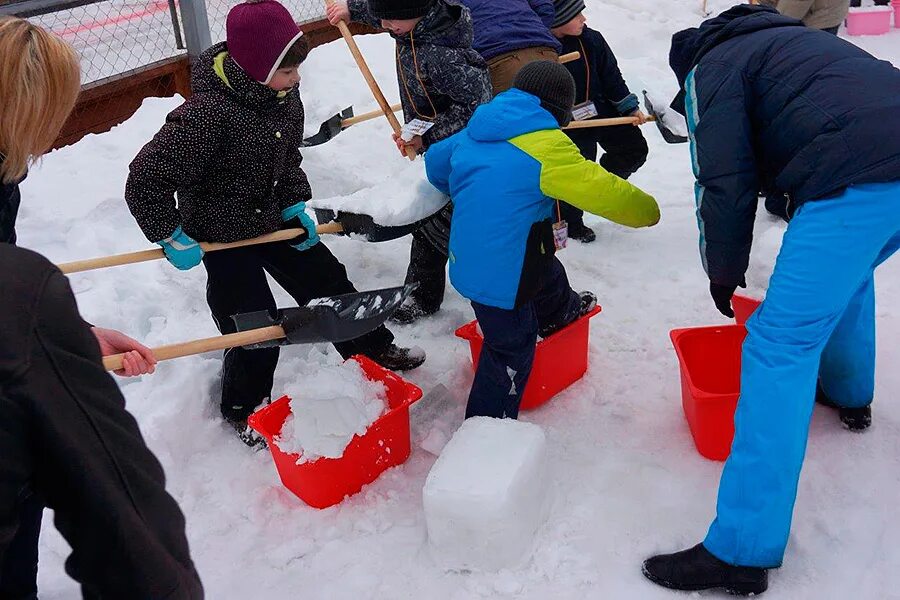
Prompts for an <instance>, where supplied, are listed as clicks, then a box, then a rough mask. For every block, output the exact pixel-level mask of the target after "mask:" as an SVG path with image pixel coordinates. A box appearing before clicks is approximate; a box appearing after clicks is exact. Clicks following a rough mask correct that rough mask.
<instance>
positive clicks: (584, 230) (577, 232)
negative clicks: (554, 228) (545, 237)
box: [569, 225, 597, 244]
mask: <svg viewBox="0 0 900 600" xmlns="http://www.w3.org/2000/svg"><path fill="white" fill-rule="evenodd" d="M569 237H570V238H571V239H573V240H578V241H579V242H581V243H582V244H590V243H591V242H593V241H594V240H596V239H597V234H596V233H594V230H593V229H591V228H590V227H585V226H584V225H582V226H581V227H577V228H574V229H573V228H570V229H569Z"/></svg>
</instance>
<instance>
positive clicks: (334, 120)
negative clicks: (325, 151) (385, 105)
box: [300, 106, 381, 148]
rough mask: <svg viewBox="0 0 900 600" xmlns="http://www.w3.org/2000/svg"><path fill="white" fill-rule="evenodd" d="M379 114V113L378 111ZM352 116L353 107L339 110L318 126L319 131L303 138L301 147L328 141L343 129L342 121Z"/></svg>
mask: <svg viewBox="0 0 900 600" xmlns="http://www.w3.org/2000/svg"><path fill="white" fill-rule="evenodd" d="M378 114H381V113H378ZM352 117H353V107H352V106H348V107H347V108H345V109H344V110H342V111H341V112H339V113H337V114H335V115H333V116H332V117H331V118H329V119H328V120H327V121H325V122H324V123H322V124H321V125H320V126H319V132H318V133H316V134H315V135H311V136H309V137H308V138H306V139H304V140H303V143H302V144H300V147H301V148H310V147H312V146H318V145H320V144H324V143H325V142H327V141H329V140H330V139H331V138H333V137H334V136H336V135H337V134H339V133H340V132H342V131H343V130H344V127H345V125H344V121H346V120H347V119H350V118H352Z"/></svg>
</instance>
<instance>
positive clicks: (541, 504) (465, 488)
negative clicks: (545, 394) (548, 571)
mask: <svg viewBox="0 0 900 600" xmlns="http://www.w3.org/2000/svg"><path fill="white" fill-rule="evenodd" d="M548 489H549V486H548V485H547V440H546V437H545V436H544V432H543V431H542V430H541V428H540V427H538V426H537V425H533V424H531V423H525V422H522V421H514V420H512V419H491V418H489V417H476V418H472V419H468V420H467V421H466V422H465V423H464V424H463V426H462V427H460V428H459V429H458V430H457V432H456V433H455V434H454V435H453V438H452V439H451V440H450V441H449V442H448V443H447V445H446V446H445V447H444V449H443V451H442V452H441V455H440V457H439V458H438V460H437V462H436V463H435V464H434V467H433V468H432V469H431V472H430V473H429V474H428V479H426V481H425V489H424V490H423V492H422V497H423V500H424V505H425V522H426V524H427V527H428V546H429V548H430V550H431V554H432V557H433V558H434V559H435V561H436V562H437V563H438V564H439V565H440V566H442V567H444V568H446V569H454V570H472V571H499V570H500V569H507V568H515V567H518V566H521V565H522V564H523V563H525V562H526V561H527V560H528V559H529V558H530V557H531V554H532V550H533V548H534V538H535V534H536V533H537V531H538V529H539V528H540V527H541V525H543V523H544V521H545V520H546V517H547V506H548V503H547V498H548V494H547V491H548Z"/></svg>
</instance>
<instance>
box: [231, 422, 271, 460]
mask: <svg viewBox="0 0 900 600" xmlns="http://www.w3.org/2000/svg"><path fill="white" fill-rule="evenodd" d="M225 421H226V422H227V423H228V424H229V425H230V426H231V427H232V428H233V429H234V431H235V433H237V436H238V439H239V440H241V441H242V442H244V443H245V444H247V446H249V447H250V448H252V449H254V450H256V451H257V452H259V451H260V450H265V449H266V448H268V447H269V445H268V444H267V443H266V438H264V437H263V436H261V435H259V434H258V433H257V432H256V431H254V430H253V428H252V427H250V426H249V425H247V419H225Z"/></svg>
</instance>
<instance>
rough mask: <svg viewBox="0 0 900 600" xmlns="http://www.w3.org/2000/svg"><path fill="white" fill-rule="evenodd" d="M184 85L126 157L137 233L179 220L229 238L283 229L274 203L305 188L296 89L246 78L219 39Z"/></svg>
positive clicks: (209, 237) (213, 237)
mask: <svg viewBox="0 0 900 600" xmlns="http://www.w3.org/2000/svg"><path fill="white" fill-rule="evenodd" d="M191 83H192V86H193V95H192V96H191V98H190V99H189V100H188V101H187V102H185V103H184V104H182V105H181V106H180V107H178V108H177V109H175V110H174V111H172V112H171V113H170V114H169V116H168V117H167V118H166V124H165V125H164V126H163V128H162V129H160V131H159V133H157V134H156V136H155V137H154V138H153V140H152V141H150V142H149V143H148V144H147V145H146V146H144V148H143V149H142V150H141V151H140V153H139V154H138V155H137V157H136V158H135V159H134V161H132V163H131V172H130V174H129V177H128V183H127V185H126V188H125V200H126V201H127V202H128V208H129V209H130V210H131V213H132V214H133V215H134V218H135V219H136V220H137V222H138V225H139V226H140V227H141V230H143V232H144V235H146V236H147V238H148V239H149V240H150V241H152V242H157V241H159V240H162V239H165V238H167V237H169V236H170V235H171V234H172V232H173V231H174V230H175V228H176V227H178V226H179V225H181V226H182V227H183V228H184V231H185V232H186V233H187V234H188V235H190V236H191V237H193V238H194V239H196V240H198V241H206V242H233V241H236V240H242V239H247V238H251V237H256V236H259V235H263V234H266V233H271V232H273V231H276V230H278V229H280V228H281V225H282V219H281V211H282V210H283V209H285V208H287V207H289V206H292V205H294V204H296V203H297V202H301V201H306V200H309V199H310V197H311V196H312V192H311V191H310V187H309V182H308V181H307V179H306V175H305V174H304V173H303V170H302V169H301V168H300V163H301V161H302V160H303V158H302V157H301V156H300V151H299V150H298V147H299V145H300V142H301V141H302V138H303V103H302V102H301V100H300V95H299V93H298V91H297V90H296V89H294V90H291V91H290V92H289V93H287V94H286V95H285V94H283V93H279V92H276V91H274V90H271V89H270V88H268V87H266V86H264V85H262V84H260V83H257V82H255V81H253V80H252V79H250V77H249V76H248V75H247V74H245V73H244V71H243V70H242V69H241V68H240V67H239V66H238V65H237V63H235V62H234V61H233V60H232V59H231V58H230V57H228V55H227V48H226V46H225V44H224V43H221V44H217V45H216V46H213V47H212V48H210V49H209V50H207V51H206V52H205V53H203V55H201V56H200V58H199V59H198V62H197V64H196V65H195V67H194V74H193V78H192V82H191ZM176 192H177V194H178V205H177V208H176V204H175V194H176Z"/></svg>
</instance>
